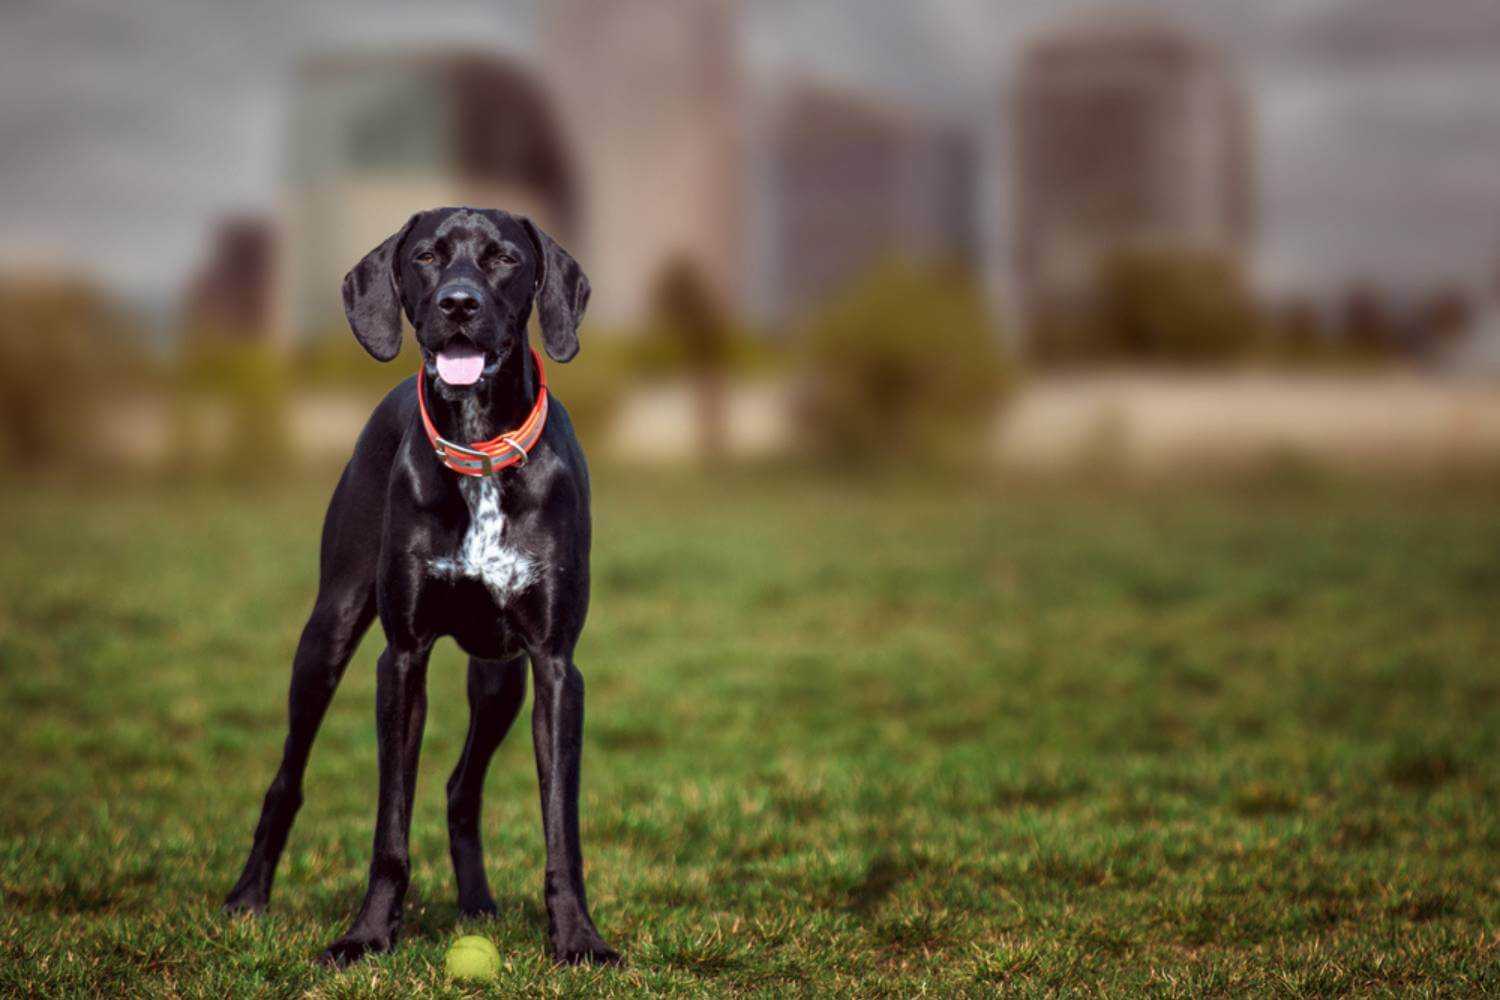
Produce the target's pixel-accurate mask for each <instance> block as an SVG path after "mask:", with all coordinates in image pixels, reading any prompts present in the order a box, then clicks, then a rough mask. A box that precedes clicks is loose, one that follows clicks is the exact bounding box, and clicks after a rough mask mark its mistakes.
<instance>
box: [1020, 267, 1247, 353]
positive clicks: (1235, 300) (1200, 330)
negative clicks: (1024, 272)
mask: <svg viewBox="0 0 1500 1000" xmlns="http://www.w3.org/2000/svg"><path fill="white" fill-rule="evenodd" d="M1261 340H1262V336H1261V325H1260V321H1259V317H1258V315H1257V311H1256V308H1255V303H1254V301H1253V299H1252V297H1251V295H1250V291H1249V288H1248V287H1247V285H1246V283H1245V280H1244V276H1243V274H1242V273H1241V270H1240V268H1239V266H1238V265H1237V264H1236V263H1235V262H1234V261H1233V260H1232V259H1230V258H1229V257H1227V256H1225V255H1223V254H1219V253H1214V252H1210V251H1198V250H1186V249H1180V248H1141V247H1136V248H1128V249H1122V250H1120V251H1118V252H1116V253H1114V254H1111V255H1109V256H1108V257H1106V258H1104V259H1103V260H1102V261H1101V262H1100V264H1099V267H1098V270H1097V272H1096V275H1095V278H1094V282H1093V288H1092V291H1091V292H1090V293H1089V294H1088V295H1087V296H1086V297H1085V303H1083V304H1076V303H1075V304H1073V305H1072V306H1071V307H1065V308H1062V309H1054V310H1052V311H1051V312H1050V313H1044V314H1043V316H1042V317H1041V318H1039V319H1038V321H1037V323H1036V327H1035V329H1034V330H1033V343H1034V346H1035V350H1036V353H1037V356H1038V357H1039V358H1040V359H1042V360H1048V361H1097V360H1107V361H1108V360H1125V361H1149V362H1166V363H1179V364H1181V363H1185V364H1204V363H1213V362H1222V361H1225V360H1229V359H1233V358H1238V357H1243V356H1245V355H1247V354H1249V353H1251V352H1252V351H1253V350H1255V349H1256V348H1257V347H1258V346H1259V345H1260V342H1261Z"/></svg>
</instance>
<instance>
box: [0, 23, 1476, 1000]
mask: <svg viewBox="0 0 1500 1000" xmlns="http://www.w3.org/2000/svg"><path fill="white" fill-rule="evenodd" d="M1497 95H1500V4H1497V3H1496V2H1495V0H1424V2H1421V3H1416V2H1414V0H1161V2H1157V3H1147V4H1135V5H1130V6H1124V5H1116V4H1108V3H1106V4H1104V5H1097V4H1094V5H1088V6H1085V5H1083V4H1076V3H1072V2H1068V0H1006V2H996V0H922V2H919V3H913V2H910V0H760V2H754V0H745V2H742V3H739V4H733V3H731V2H729V0H611V2H602V0H601V2H589V0H545V2H544V0H451V2H450V0H427V2H424V3H410V2H401V3H397V2H393V0H371V2H354V0H323V2H292V0H265V2H260V3H253V4H252V3H243V2H239V0H235V2H230V0H191V2H189V0H132V2H130V3H120V2H117V0H7V2H5V3H3V4H0V199H3V205H4V215H3V218H4V222H3V225H0V525H3V529H0V733H4V734H6V735H7V742H6V743H5V744H4V752H0V799H3V800H4V802H5V803H6V807H5V808H4V809H0V897H3V899H4V905H3V906H0V994H4V995H16V996H44V995H81V996H98V995H120V996H135V995H200V994H201V995H212V996H222V995H225V994H226V992H227V993H229V994H236V995H237V994H245V995H322V993H319V991H320V990H322V991H323V992H327V989H330V988H331V989H332V990H333V992H335V993H337V994H339V995H380V996H387V995H402V996H406V995H416V994H417V993H423V994H424V995H425V994H431V995H446V994H445V993H443V992H442V990H443V988H444V986H443V983H442V980H441V969H442V954H443V950H444V948H445V947H446V939H447V938H448V937H449V936H450V933H451V932H452V931H453V929H454V927H455V925H456V924H457V923H459V917H458V914H457V911H456V910H455V909H454V907H453V906H452V903H451V899H452V886H451V873H450V872H449V870H448V861H447V849H446V844H447V840H446V836H447V835H446V831H445V828H444V824H443V817H444V816H445V806H444V803H443V783H442V781H441V777H442V773H443V770H444V769H446V768H447V767H448V766H450V762H451V761H452V760H454V759H455V758H456V757H457V755H458V753H459V748H460V747H462V746H463V745H464V739H465V734H466V729H465V725H466V719H465V713H464V711H463V706H464V704H465V695H464V684H465V681H464V677H465V671H464V669H463V662H462V655H461V651H460V650H458V649H457V648H456V647H455V646H454V645H453V644H452V643H439V644H438V647H437V648H436V650H435V651H434V654H433V665H432V669H431V670H430V671H429V678H428V679H429V685H430V688H431V692H432V696H431V704H432V706H433V711H432V713H431V715H430V716H429V718H428V721H427V727H426V739H425V744H424V751H423V758H422V762H423V767H424V772H423V773H424V777H423V779H422V781H421V782H420V783H419V787H418V792H417V794H418V799H417V808H416V811H415V813H414V816H415V818H414V825H413V835H412V843H413V845H414V849H413V853H414V868H413V891H412V902H411V903H410V904H409V907H408V911H409V917H408V927H409V928H411V932H410V934H409V935H408V937H407V939H406V940H405V941H404V942H403V944H402V946H401V948H400V949H399V950H398V951H397V952H396V953H395V954H394V955H393V956H390V957H385V958H381V959H379V960H377V963H376V964H375V965H374V966H373V967H372V968H373V970H374V971H372V972H371V973H370V974H368V975H366V973H364V972H361V973H359V974H358V975H357V976H356V977H353V978H349V977H346V978H345V979H344V980H341V981H339V982H340V984H339V985H333V986H330V985H329V983H330V981H329V980H328V979H327V978H326V977H325V974H324V973H321V972H318V971H317V970H315V969H314V967H313V966H312V965H311V963H310V962H309V961H308V958H309V957H310V956H312V955H314V954H316V953H317V951H318V950H319V949H320V948H321V947H323V945H325V944H326V942H327V941H328V940H331V939H332V936H333V935H335V934H336V933H338V931H339V930H340V929H341V925H342V922H343V921H344V920H345V919H346V918H347V916H348V914H349V912H350V909H351V907H352V906H353V903H354V901H355V900H356V899H357V898H358V893H359V891H360V886H361V882H362V879H363V875H362V873H363V872H364V871H365V870H366V866H367V863H368V857H369V829H370V827H369V823H370V810H371V805H372V802H373V794H374V793H373V790H374V787H375V780H376V776H375V768H376V758H377V754H376V748H375V746H374V739H375V736H374V727H372V726H371V725H370V718H369V706H370V705H371V704H372V703H373V700H374V694H375V692H374V686H375V680H374V675H375V671H374V667H373V661H374V658H375V656H376V653H377V651H378V649H379V647H380V646H381V640H380V637H379V635H378V631H377V634H376V635H374V636H373V637H371V638H367V639H366V641H365V642H364V644H363V646H362V647H361V650H360V652H359V653H358V655H357V657H356V660H355V663H354V664H353V666H352V667H351V668H350V669H349V670H348V672H347V676H346V678H345V680H344V683H343V687H342V690H341V692H340V694H339V696H338V698H337V699H336V700H335V702H334V704H333V707H332V710H331V711H330V713H329V716H328V719H327V721H326V723H325V724H324V727H323V732H322V736H321V737H320V741H319V743H318V746H317V749H316V752H315V753H314V755H313V761H312V770H311V771H310V773H309V777H308V783H307V792H308V794H307V796H306V800H307V805H306V808H305V810H304V812H303V814H302V818H301V820H300V821H299V825H298V827H297V829H296V830H295V831H294V833H293V835H292V839H291V841H290V845H289V849H288V854H287V858H286V860H285V861H284V863H283V867H282V876H281V881H280V882H279V888H278V898H277V901H276V906H277V913H276V914H274V915H272V916H271V917H270V918H269V919H268V920H266V921H257V922H235V923H233V924H230V923H226V922H223V921H220V920H219V919H218V918H217V916H216V910H215V906H216V903H217V901H218V900H219V899H220V898H222V895H223V893H224V892H225V891H226V890H227V889H228V887H229V885H230V884H231V883H232V881H233V875H234V872H235V871H237V870H238V866H239V865H240V864H241V862H242V859H243V851H244V849H245V847H246V846H247V844H248V841H249V836H250V832H251V828H252V825H253V823H254V818H255V815H256V810H257V807H258V803H259V801H260V799H259V796H260V794H261V792H262V790H263V789H264V788H265V783H266V782H267V781H269V780H270V777H271V775H272V773H273V772H274V770H275V767H276V762H277V759H278V754H279V752H280V741H281V738H282V734H283V732H284V727H285V707H284V706H285V692H286V683H287V671H288V664H289V662H290V660H291V656H292V652H293V648H294V646H295V643H296V637H297V635H298V631H299V629H300V628H301V627H302V625H303V622H304V621H305V618H306V614H307V611H308V608H309V606H310V604H311V602H312V600H313V595H314V592H315V589H316V585H317V550H318V546H317V538H318V532H319V525H320V518H321V515H322V512H323V510H324V508H325V507H326V504H327V501H328V496H329V493H330V491H331V489H332V486H333V484H334V483H335V481H336V480H337V477H338V475H339V469H340V467H341V465H342V463H343V462H344V461H345V460H346V459H347V457H348V455H349V453H350V451H351V449H352V447H353V444H354V441H355V439H356V436H357V434H358V433H359V430H360V428H361V426H362V425H363V422H364V421H365V419H366V418H367V416H368V414H369V412H370V409H371V407H372V406H373V405H374V403H375V402H376V400H377V399H378V398H379V397H380V396H381V395H383V394H384V393H385V392H387V391H388V390H389V389H390V387H391V386H393V385H394V384H396V382H398V381H399V380H400V379H402V378H404V377H406V376H407V375H408V374H409V373H410V372H412V371H413V369H414V368H415V367H416V364H417V360H416V352H415V350H414V349H413V348H412V346H411V342H410V340H409V339H408V341H407V344H406V347H405V349H404V350H403V352H402V354H401V356H400V357H399V358H398V359H397V360H396V361H395V362H394V363H392V364H389V365H381V364H378V363H376V362H375V361H373V360H371V359H370V358H369V356H367V355H366V354H365V352H364V351H363V350H362V349H361V348H360V347H359V346H358V345H357V344H356V343H355V341H354V338H353V337H352V336H351V335H350V333H349V330H348V327H347V325H346V323H345V321H344V317H343V312H342V308H341V303H340V298H339V285H340V281H341V279H342V277H343V275H344V273H345V271H346V270H347V269H348V268H350V267H351V266H352V265H353V264H354V263H355V262H357V261H358V260H359V259H360V258H361V257H362V256H363V255H364V254H365V253H366V252H367V251H368V250H370V249H371V248H372V247H374V246H376V245H377V244H378V243H379V242H380V241H382V240H383V239H384V238H385V237H386V236H387V235H388V234H390V233H392V232H394V231H396V230H397V229H398V228H399V227H400V226H401V225H402V224H403V223H404V222H405V220H406V219H407V218H408V217H409V216H410V214H411V213H413V212H414V211H417V210H420V209H425V208H429V207H434V206H440V205H445V204H461V203H469V204H472V205H479V206H494V207H501V208H507V209H511V210H515V211H521V212H526V213H530V214H531V215H533V216H534V217H535V218H536V219H537V220H538V221H539V222H540V223H541V225H542V226H543V227H544V228H546V229H547V230H548V231H549V232H551V233H552V234H553V235H554V236H556V237H557V238H558V239H559V240H560V241H561V242H562V243H563V245H564V246H566V247H568V248H569V249H570V250H571V251H572V252H573V253H574V254H575V256H576V257H577V258H578V260H579V261H580V262H581V264H582V266H583V267H584V269H585V270H586V272H587V274H588V275H589V277H590V279H591V281H592V285H593V290H594V291H593V298H592V301H591V303H590V307H589V310H588V315H587V317H586V319H585V324H584V329H583V332H582V333H583V347H582V350H581V353H580V354H579V355H578V357H577V358H576V359H575V360H574V361H573V362H572V363H570V364H567V365H553V366H551V367H550V369H549V378H550V380H551V382H552V385H553V388H554V390H555V392H556V394H557V395H558V397H559V398H561V399H562V400H563V401H564V402H565V404H566V405H567V407H568V409H569V411H570V412H571V414H572V416H573V419H574V423H575V425H576V426H577V428H578V432H579V436H580V437H581V439H582V442H583V445H584V447H585V449H586V451H587V453H588V456H589V460H590V463H591V469H592V473H593V482H594V511H593V514H594V523H595V525H596V531H595V534H594V551H593V558H592V567H593V568H592V586H593V602H592V605H591V607H590V617H589V625H588V628H587V629H586V631H585V633H584V636H583V639H582V641H581V643H580V645H579V649H578V657H579V662H580V664H581V665H582V669H583V670H584V673H585V674H586V675H587V677H588V690H589V695H588V697H589V708H588V711H589V716H588V725H587V728H586V729H585V741H586V743H587V744H588V749H587V750H586V753H585V757H586V761H587V763H586V766H585V769H584V777H583V808H582V815H583V828H584V843H585V852H586V855H587V857H588V859H589V865H590V869H589V894H590V900H591V903H592V905H593V911H594V916H595V917H596V919H598V921H599V924H600V926H601V927H602V928H604V929H605V933H606V934H607V935H608V936H610V938H611V940H612V941H613V942H614V943H615V944H617V945H619V946H621V947H622V949H623V950H624V951H625V953H626V954H627V955H628V956H629V966H628V967H627V968H626V969H625V970H624V971H620V972H611V973H604V974H600V975H601V976H602V977H603V978H601V979H590V980H587V981H585V980H581V979H580V980H566V981H560V980H559V979H558V976H559V975H560V974H559V973H556V972H555V971H554V970H552V969H551V968H550V965H549V963H547V962H546V960H545V952H544V940H543V938H544V935H545V924H546V921H545V917H544V915H543V914H542V911H541V910H540V908H539V905H538V903H537V899H536V890H537V888H538V887H539V881H540V873H541V871H542V859H541V854H540V851H541V842H540V838H539V836H538V834H537V831H538V828H539V823H538V820H539V817H538V804H537V799H536V795H535V772H534V769H533V767H532V762H531V760H530V756H531V747H530V744H529V742H528V741H527V740H526V739H525V737H524V735H521V734H518V735H517V736H514V737H512V738H511V739H510V740H509V741H507V743H506V744H505V745H504V746H503V747H502V748H501V750H500V753H499V756H498V757H497V760H496V766H495V768H494V770H493V771H492V773H491V778H490V781H489V787H490V788H491V790H492V791H494V792H496V793H497V794H492V795H490V796H488V797H487V798H486V801H485V820H484V830H485V838H486V851H487V852H488V854H487V857H488V858H489V861H490V866H491V869H492V871H493V873H494V876H493V877H494V882H495V885H496V887H497V888H498V889H499V894H500V911H501V917H500V919H499V920H497V921H493V922H488V923H486V924H484V925H483V926H482V927H478V928H476V930H477V931H478V932H482V933H485V934H487V935H490V936H492V937H493V938H494V939H495V940H497V942H498V943H499V945H500V948H501V951H502V952H503V953H504V954H505V956H506V964H505V969H506V971H505V973H504V974H505V976H506V977H507V979H506V982H505V984H504V990H503V992H504V993H505V995H531V994H540V993H544V992H545V993H550V992H557V990H558V989H559V987H560V986H561V987H562V988H565V989H571V986H573V985H581V984H584V983H585V982H587V983H588V984H590V988H593V986H594V985H595V984H597V985H598V986H599V988H600V990H601V991H602V992H609V993H621V992H625V991H626V990H627V989H629V988H634V989H637V990H639V991H640V992H645V993H650V994H652V995H668V994H673V993H675V994H679V995H684V996H705V995H712V996H720V995H732V994H735V993H737V992H738V993H744V994H746V995H762V994H766V993H777V992H780V993H787V992H790V993H799V992H800V993H812V994H815V995H848V994H851V993H854V994H860V995H892V996H916V995H942V996H972V995H992V994H993V993H996V992H1004V991H1007V990H1009V991H1014V992H1022V993H1028V994H1044V993H1045V994H1053V993H1058V992H1066V993H1073V992H1076V993H1089V994H1092V993H1097V994H1100V995H1108V996H1134V995H1147V994H1152V995H1157V994H1159V995H1164V996H1184V997H1198V996H1242V995H1248V996H1261V995H1272V994H1275V995H1291V996H1332V995H1362V994H1370V993H1382V994H1383V993H1391V992H1394V993H1410V992H1428V993H1443V994H1450V995H1455V996H1489V995H1500V981H1497V979H1496V976H1497V974H1500V971H1497V970H1500V963H1497V962H1496V954H1497V949H1500V938H1497V936H1496V928H1497V927H1500V870H1497V859H1500V810H1497V803H1500V771H1497V769H1496V768H1495V766H1494V762H1495V761H1496V760H1497V759H1500V684H1497V680H1496V671H1495V664H1496V663H1500V628H1497V627H1496V624H1495V621H1496V619H1495V610H1496V608H1497V607H1500V518H1496V517H1495V511H1496V509H1497V500H1500V169H1497V165H1500V97H1497ZM371 544H375V540H374V539H371ZM387 973H388V974H387ZM424 977H425V978H424Z"/></svg>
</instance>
